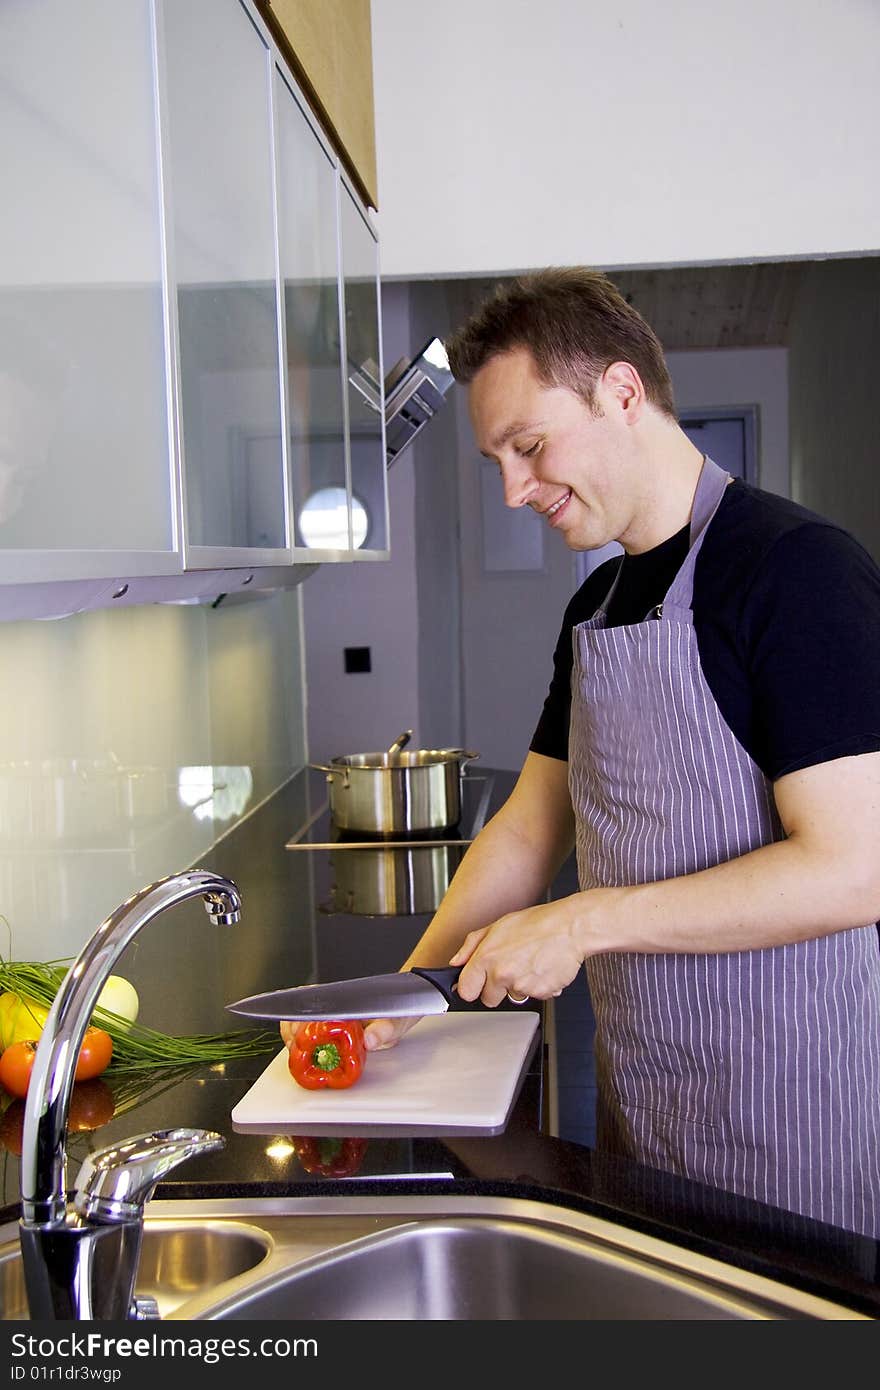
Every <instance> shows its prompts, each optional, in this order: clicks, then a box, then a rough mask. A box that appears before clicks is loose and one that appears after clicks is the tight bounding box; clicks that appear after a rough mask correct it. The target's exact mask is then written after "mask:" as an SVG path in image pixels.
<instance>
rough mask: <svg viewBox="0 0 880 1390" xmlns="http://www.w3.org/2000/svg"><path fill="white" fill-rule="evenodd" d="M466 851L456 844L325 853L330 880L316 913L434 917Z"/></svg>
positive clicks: (464, 847)
mask: <svg viewBox="0 0 880 1390" xmlns="http://www.w3.org/2000/svg"><path fill="white" fill-rule="evenodd" d="M466 849H467V845H466V844H461V845H430V846H423V845H420V846H418V847H417V848H414V849H405V848H395V849H384V848H381V847H377V848H376V849H372V848H370V849H346V850H335V851H331V853H330V866H331V871H332V875H333V881H332V886H331V890H330V897H329V899H328V901H327V902H324V903H322V904H321V911H322V912H328V913H348V914H351V915H353V916H357V917H412V916H421V915H422V914H431V913H434V912H436V911H437V908H438V907H439V906H440V903H441V901H442V898H443V895H444V894H445V892H446V890H447V888H448V887H449V884H450V881H451V879H452V875H453V874H454V873H455V871H456V869H457V868H458V866H459V864H460V863H461V860H462V856H463V855H464V852H465V850H466Z"/></svg>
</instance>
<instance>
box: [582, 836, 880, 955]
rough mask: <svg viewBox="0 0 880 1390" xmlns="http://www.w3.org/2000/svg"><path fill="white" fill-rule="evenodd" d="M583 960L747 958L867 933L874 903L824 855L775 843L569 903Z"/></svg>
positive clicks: (877, 907)
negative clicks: (677, 955) (650, 955)
mask: <svg viewBox="0 0 880 1390" xmlns="http://www.w3.org/2000/svg"><path fill="white" fill-rule="evenodd" d="M566 907H567V911H568V912H569V913H570V914H571V920H572V922H573V923H574V926H575V931H576V933H577V937H578V940H579V941H580V942H581V943H582V944H583V947H584V955H585V956H589V955H594V954H596V953H597V952H602V951H646V952H693V953H697V954H700V953H703V952H721V951H751V950H759V949H761V948H764V947H772V946H781V945H786V944H788V943H790V942H795V941H805V940H808V939H809V938H811V937H815V936H824V935H826V934H827V933H829V932H833V931H840V930H842V929H843V928H846V927H855V926H865V925H868V924H870V923H871V922H873V921H875V920H876V918H877V916H878V915H880V902H877V901H876V900H875V895H874V892H873V891H871V890H870V889H867V890H866V888H865V885H864V884H863V882H862V881H861V880H860V878H858V877H854V876H853V875H849V874H847V872H846V870H845V866H842V865H841V863H840V862H839V861H838V860H836V859H835V858H834V857H833V856H830V855H828V854H819V853H818V852H817V851H816V850H815V849H814V848H813V847H812V846H810V847H807V846H804V845H802V844H800V843H799V842H798V841H797V840H796V839H788V840H780V841H777V842H775V843H773V844H769V845H764V846H763V847H762V848H760V849H756V850H752V851H751V852H750V853H748V854H744V855H742V856H740V857H739V858H737V859H731V860H729V861H728V862H727V863H725V864H718V865H716V866H714V867H713V868H710V869H703V870H700V871H699V872H698V873H693V874H687V875H684V876H682V877H679V878H670V879H665V880H663V881H661V882H658V883H645V884H637V885H633V886H631V887H626V888H598V889H593V890H587V891H586V892H583V893H575V894H573V895H572V897H571V898H569V899H567V900H566Z"/></svg>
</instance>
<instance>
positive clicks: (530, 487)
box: [501, 459, 538, 507]
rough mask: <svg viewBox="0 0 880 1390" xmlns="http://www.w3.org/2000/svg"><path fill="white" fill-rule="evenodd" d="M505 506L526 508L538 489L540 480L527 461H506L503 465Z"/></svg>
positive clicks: (502, 479) (502, 477)
mask: <svg viewBox="0 0 880 1390" xmlns="http://www.w3.org/2000/svg"><path fill="white" fill-rule="evenodd" d="M501 484H502V486H503V488H504V505H505V506H507V507H525V506H527V505H528V503H529V501H530V500H531V498H532V497H534V495H535V492H536V491H537V488H538V480H537V478H536V477H535V475H534V474H533V473H532V470H531V468H530V467H529V465H528V462H527V460H525V459H516V460H505V462H504V463H502V465H501Z"/></svg>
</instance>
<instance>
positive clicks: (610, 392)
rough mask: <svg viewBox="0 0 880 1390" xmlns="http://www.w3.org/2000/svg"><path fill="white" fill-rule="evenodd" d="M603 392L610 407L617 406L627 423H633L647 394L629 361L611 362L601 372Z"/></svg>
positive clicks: (645, 400) (643, 404)
mask: <svg viewBox="0 0 880 1390" xmlns="http://www.w3.org/2000/svg"><path fill="white" fill-rule="evenodd" d="M602 386H603V388H604V392H603V394H604V395H605V397H606V403H607V405H608V406H610V407H611V408H612V409H613V408H615V407H616V408H617V410H618V411H619V412H620V414H621V415H622V416H623V418H624V420H625V423H626V424H628V425H632V424H635V422H636V421H637V420H638V419H639V417H640V416H641V414H642V412H643V410H644V408H645V404H646V402H647V396H646V395H645V388H644V386H643V384H642V378H641V377H640V376H639V374H638V372H637V371H636V369H635V367H634V366H633V365H632V363H631V362H611V363H609V365H608V366H607V367H606V368H605V370H604V372H603V373H602Z"/></svg>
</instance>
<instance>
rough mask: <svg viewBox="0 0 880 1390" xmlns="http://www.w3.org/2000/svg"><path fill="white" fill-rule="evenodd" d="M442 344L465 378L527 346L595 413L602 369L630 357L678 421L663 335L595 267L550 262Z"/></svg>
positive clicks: (514, 283) (549, 374) (549, 376)
mask: <svg viewBox="0 0 880 1390" xmlns="http://www.w3.org/2000/svg"><path fill="white" fill-rule="evenodd" d="M444 346H445V348H446V352H447V355H448V357H449V366H450V370H451V372H452V374H453V376H454V377H455V379H456V381H461V382H469V381H472V380H473V378H474V377H475V376H476V374H477V372H478V371H479V370H480V368H481V367H484V366H485V365H486V363H487V362H488V361H489V360H490V358H492V357H496V356H498V354H499V353H502V352H507V351H509V350H510V349H512V348H518V347H524V348H527V349H528V351H529V352H530V353H531V355H532V357H533V359H534V362H535V366H536V368H537V371H538V376H539V377H540V379H541V380H542V381H543V382H544V384H545V385H547V386H567V387H568V388H569V390H572V391H575V392H576V393H577V394H578V395H579V396H581V397H582V398H583V400H584V401H586V403H587V405H588V406H589V407H590V409H591V410H594V409H595V402H596V383H597V381H598V380H599V377H600V376H601V375H602V373H603V372H604V370H605V368H606V367H607V366H609V365H610V364H611V363H612V362H629V363H630V364H631V365H632V366H633V367H635V369H636V371H637V372H638V374H639V376H640V377H641V379H642V383H643V385H644V387H645V394H646V395H647V397H648V400H649V401H650V402H651V404H652V405H654V406H656V407H657V409H658V410H661V411H662V412H663V413H664V414H665V415H671V416H672V417H673V419H676V418H677V415H676V410H675V401H674V398H673V394H672V382H671V380H670V378H669V370H668V368H667V366H666V361H665V359H664V356H663V348H662V347H661V345H660V340H659V339H658V337H657V335H656V334H655V333H654V331H653V329H652V328H651V327H650V325H649V324H647V323H646V322H645V320H644V319H643V318H642V316H641V314H639V313H638V312H637V310H635V309H634V308H633V307H632V305H631V304H628V303H627V301H626V300H625V299H624V297H623V295H622V294H621V293H620V291H619V290H618V289H617V288H616V286H615V285H613V284H612V282H611V281H610V280H609V279H608V277H607V275H603V274H602V273H601V271H598V270H589V269H588V268H587V267H585V266H573V267H563V268H554V267H551V268H549V269H547V270H537V271H534V272H532V273H531V274H529V275H520V276H518V277H517V278H516V279H514V280H510V281H506V282H502V283H501V284H499V285H498V286H497V287H496V290H495V293H494V294H493V295H492V296H491V297H490V298H489V299H488V300H486V302H485V303H484V304H483V305H482V306H481V307H480V308H479V309H478V310H477V312H476V313H475V314H474V315H473V316H472V317H471V318H470V319H468V321H467V322H466V323H465V324H463V326H462V327H461V328H459V329H458V331H457V332H455V333H453V334H452V335H451V336H450V337H449V338H448V339H447V340H446V342H445V344H444Z"/></svg>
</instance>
